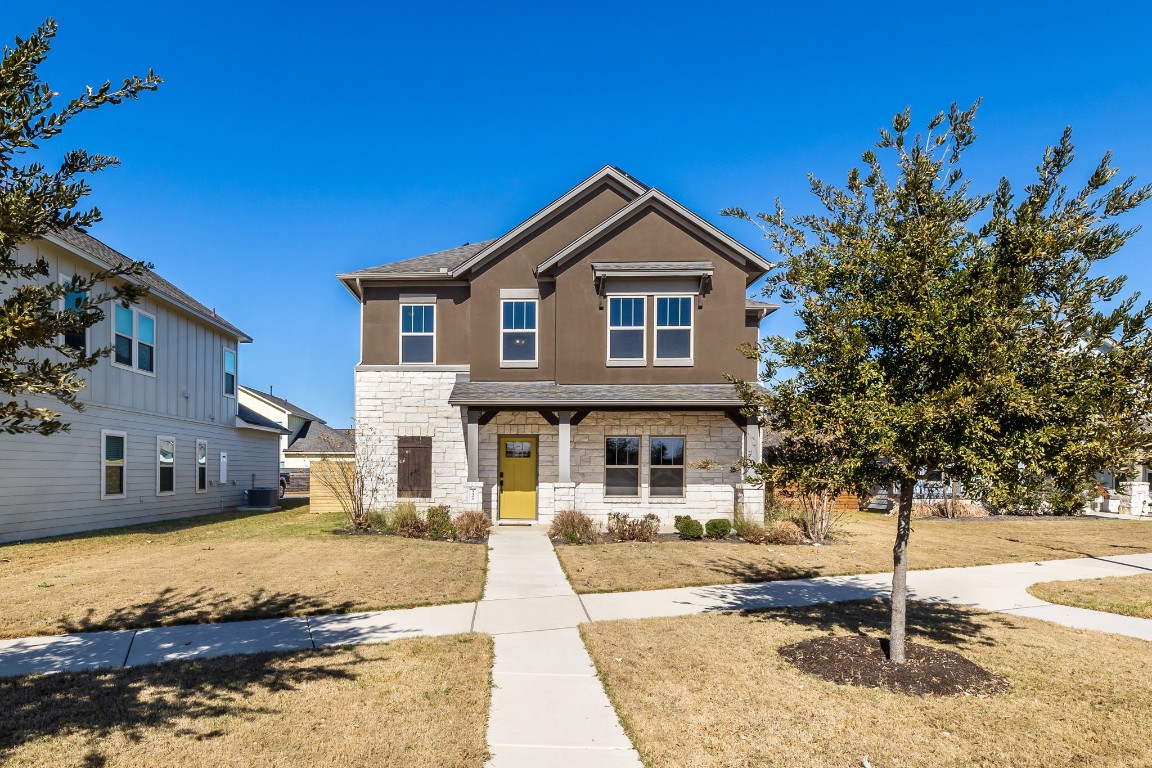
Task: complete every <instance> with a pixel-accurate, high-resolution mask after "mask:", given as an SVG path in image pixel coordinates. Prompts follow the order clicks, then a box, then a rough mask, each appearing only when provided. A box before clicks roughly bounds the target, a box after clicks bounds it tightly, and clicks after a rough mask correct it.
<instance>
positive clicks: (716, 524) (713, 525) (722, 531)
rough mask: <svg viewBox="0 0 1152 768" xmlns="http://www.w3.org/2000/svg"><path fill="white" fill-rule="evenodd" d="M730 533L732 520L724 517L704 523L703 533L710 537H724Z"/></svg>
mask: <svg viewBox="0 0 1152 768" xmlns="http://www.w3.org/2000/svg"><path fill="white" fill-rule="evenodd" d="M730 533H732V521H731V520H728V519H727V518H724V517H718V518H716V519H715V520H709V521H708V522H707V523H705V524H704V534H705V535H706V536H707V537H708V538H710V539H726V538H728V534H730Z"/></svg>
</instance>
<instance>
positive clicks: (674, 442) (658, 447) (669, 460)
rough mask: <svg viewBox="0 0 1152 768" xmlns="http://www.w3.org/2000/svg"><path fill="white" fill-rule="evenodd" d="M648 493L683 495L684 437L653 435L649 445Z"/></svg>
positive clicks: (654, 494)
mask: <svg viewBox="0 0 1152 768" xmlns="http://www.w3.org/2000/svg"><path fill="white" fill-rule="evenodd" d="M649 448H650V453H651V456H650V459H651V464H650V466H649V470H648V493H649V495H651V496H683V495H684V438H682V437H653V438H652V441H651V443H650V445H649Z"/></svg>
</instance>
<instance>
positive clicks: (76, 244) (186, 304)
mask: <svg viewBox="0 0 1152 768" xmlns="http://www.w3.org/2000/svg"><path fill="white" fill-rule="evenodd" d="M43 237H44V239H45V240H47V241H48V242H50V243H55V244H56V245H59V246H60V247H62V248H65V249H66V250H69V251H72V252H73V253H76V254H78V255H80V256H83V257H85V258H88V259H90V260H92V261H95V262H96V263H97V264H103V265H105V266H108V267H125V266H128V265H129V264H131V263H132V262H133V261H134V260H133V259H130V258H128V257H127V256H125V255H124V254H122V253H120V252H119V251H117V250H115V249H114V248H111V247H109V246H108V245H105V244H104V243H102V242H100V241H99V240H97V239H96V238H94V237H92V235H89V234H88V233H86V232H81V231H80V230H78V229H60V230H56V231H55V232H52V233H50V234H47V235H44V236H43ZM124 279H125V280H129V281H133V282H138V283H140V284H142V285H145V286H147V287H148V289H149V291H150V292H151V293H153V294H159V295H160V296H162V297H164V298H166V299H168V300H169V301H171V302H172V303H174V304H176V305H177V306H179V307H182V308H183V309H185V310H187V311H188V312H191V313H192V314H193V315H196V316H197V317H199V318H201V319H202V320H204V321H206V322H208V323H210V324H211V325H214V326H216V327H217V328H220V329H222V330H224V331H226V332H227V333H229V334H230V335H232V336H235V337H236V338H238V339H239V340H240V341H245V342H247V341H252V337H251V336H249V335H248V334H246V333H244V331H242V330H240V329H239V328H237V327H236V326H234V325H232V323H229V322H228V321H227V320H225V319H224V318H222V317H220V316H219V315H217V314H216V310H214V309H209V308H208V307H206V306H204V305H203V304H201V303H200V302H198V301H196V299H194V298H192V297H191V296H189V295H188V294H186V293H184V291H182V290H180V289H179V288H177V287H176V286H175V285H173V284H172V283H170V282H168V281H167V280H165V279H164V278H162V277H160V275H158V274H156V273H155V272H153V271H152V270H148V271H146V272H145V273H144V274H142V275H139V276H137V277H125V278H124Z"/></svg>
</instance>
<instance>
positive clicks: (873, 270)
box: [725, 104, 1152, 652]
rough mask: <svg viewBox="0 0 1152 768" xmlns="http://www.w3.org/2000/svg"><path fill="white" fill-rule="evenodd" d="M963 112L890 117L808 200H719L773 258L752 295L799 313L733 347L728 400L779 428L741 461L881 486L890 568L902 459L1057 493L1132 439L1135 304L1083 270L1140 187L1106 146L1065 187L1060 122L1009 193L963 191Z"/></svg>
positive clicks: (1147, 375) (1145, 386) (1137, 353)
mask: <svg viewBox="0 0 1152 768" xmlns="http://www.w3.org/2000/svg"><path fill="white" fill-rule="evenodd" d="M976 109H977V105H973V106H972V107H971V108H970V109H967V110H961V109H959V108H958V107H957V106H956V105H955V104H954V105H953V106H952V108H951V109H950V110H949V111H948V112H947V113H940V114H938V115H936V116H935V117H933V118H932V120H931V121H929V123H928V127H927V131H926V132H925V133H917V134H915V135H911V134H910V133H909V126H910V124H911V116H910V112H909V111H908V110H905V111H904V112H903V113H901V114H898V115H896V116H895V118H894V119H893V121H892V129H891V130H883V131H881V133H880V141H879V143H878V145H877V148H876V149H875V150H869V151H867V152H865V153H864V154H863V167H862V168H861V169H853V170H852V171H850V172H849V174H848V179H847V183H846V184H845V185H844V186H843V187H837V186H833V185H831V184H827V183H824V182H822V181H820V180H817V179H815V178H811V189H812V192H813V194H814V195H815V196H816V198H817V199H818V200H819V202H820V204H821V207H822V209H823V210H822V211H820V212H819V213H814V214H811V215H805V216H800V217H797V218H791V217H789V216H787V215H786V214H785V211H784V209H783V207H782V206H781V205H780V204H779V202H778V203H777V205H776V209H775V211H774V212H772V213H761V214H758V215H757V216H756V217H752V216H750V215H749V214H748V213H747V212H745V211H744V210H741V209H730V210H728V211H725V213H726V214H728V215H732V216H736V217H739V218H742V219H745V220H748V221H752V222H754V223H757V224H758V225H759V226H761V228H762V229H763V230H764V233H765V236H766V237H767V238H768V239H769V240H770V242H771V244H772V246H773V248H774V249H775V250H776V251H777V252H778V253H779V254H780V256H781V259H780V261H779V263H778V264H777V265H776V268H775V269H774V270H773V272H772V273H771V274H770V276H769V279H768V285H767V288H766V292H767V293H769V294H772V295H777V296H779V297H780V298H781V299H782V300H783V301H784V302H785V303H787V304H789V305H791V306H793V307H794V308H795V310H796V313H797V315H798V317H799V318H800V320H801V322H802V324H803V325H802V329H801V330H800V332H799V333H798V334H797V336H796V337H795V338H784V337H782V336H771V337H768V338H767V339H765V340H764V341H763V342H762V344H761V346H760V347H759V348H758V349H754V350H750V354H753V355H755V356H757V357H759V358H760V359H761V360H762V361H763V363H764V365H765V367H766V372H767V376H766V382H767V384H768V387H767V390H766V391H763V392H761V391H759V390H755V389H753V388H752V387H751V386H749V385H747V384H743V385H740V386H741V391H742V393H743V397H744V399H745V401H746V402H747V403H748V405H749V406H750V407H751V408H753V409H755V410H756V411H758V412H759V413H760V415H761V417H762V419H763V421H764V423H766V424H767V425H768V426H769V427H771V428H774V429H776V430H778V431H780V432H781V433H782V435H783V440H782V442H781V444H780V445H779V446H777V447H776V448H775V449H773V451H772V452H771V454H772V458H773V462H772V464H765V465H761V467H760V469H761V471H762V472H763V473H765V474H767V475H769V476H773V475H775V476H781V475H783V476H784V478H785V479H787V478H788V477H792V478H794V479H796V478H799V479H800V480H802V481H805V480H806V481H809V482H810V481H812V479H813V478H815V480H817V481H819V482H822V483H824V484H825V487H829V486H831V487H835V488H836V489H838V490H847V489H853V488H863V487H867V486H869V485H872V484H873V483H897V484H899V486H900V489H901V500H900V517H901V525H900V527H899V532H898V536H897V551H896V552H894V555H895V561H894V562H895V565H896V571H897V573H898V574H899V572H900V571H901V568H902V566H903V567H906V563H905V562H902V551H901V546H902V542H903V543H905V544H906V542H907V534H908V529H909V525H908V520H909V519H910V515H911V505H912V488H913V486H914V483H915V478H916V476H917V473H918V472H920V471H923V470H942V471H945V472H947V473H948V474H949V475H950V476H952V477H954V478H957V479H959V480H961V481H962V482H963V483H964V484H965V486H966V487H967V488H968V489H969V490H970V491H971V492H973V493H976V494H978V495H979V496H981V497H983V498H984V499H985V500H986V501H988V502H989V503H991V504H994V505H997V506H1000V507H1014V506H1021V505H1022V506H1030V505H1035V504H1038V503H1040V501H1041V499H1044V500H1046V501H1048V502H1051V501H1052V500H1053V499H1055V500H1056V501H1058V502H1060V503H1061V504H1063V505H1064V506H1071V505H1072V504H1073V503H1074V501H1075V500H1076V499H1077V498H1078V494H1079V493H1080V492H1081V491H1082V490H1083V489H1084V488H1085V487H1087V486H1090V485H1094V484H1095V475H1096V473H1098V472H1101V471H1103V470H1106V469H1110V468H1115V467H1117V466H1122V465H1124V464H1125V463H1127V462H1129V461H1130V460H1131V459H1132V458H1133V457H1134V456H1135V455H1137V454H1139V453H1140V452H1142V451H1144V450H1146V449H1147V447H1148V445H1149V442H1150V438H1149V426H1148V423H1147V419H1148V416H1149V414H1150V413H1152V407H1150V406H1152V331H1150V329H1149V320H1150V319H1152V305H1149V304H1143V305H1139V304H1138V303H1137V302H1138V296H1137V295H1133V296H1128V297H1122V296H1121V294H1122V292H1123V288H1124V283H1125V279H1124V278H1123V277H1116V278H1109V277H1100V276H1095V275H1098V273H1099V270H1098V269H1097V267H1098V266H1099V264H1100V262H1102V261H1104V260H1105V259H1107V258H1108V257H1109V256H1112V255H1113V254H1115V253H1116V252H1117V251H1118V250H1119V249H1120V248H1121V247H1122V246H1123V245H1124V243H1125V242H1126V241H1127V240H1128V239H1129V238H1130V237H1131V235H1132V234H1133V232H1134V230H1132V229H1124V228H1122V227H1121V226H1120V225H1119V224H1118V223H1117V222H1116V219H1117V218H1118V217H1120V216H1121V215H1122V214H1124V213H1127V212H1128V211H1131V210H1132V209H1134V208H1136V207H1137V206H1139V205H1140V204H1142V203H1143V202H1145V201H1146V200H1147V199H1148V198H1149V196H1150V195H1152V188H1150V187H1136V186H1135V182H1134V181H1133V179H1131V178H1129V179H1126V180H1123V181H1117V179H1116V173H1117V172H1116V170H1115V168H1113V167H1112V164H1111V158H1110V156H1105V157H1104V159H1103V160H1102V161H1101V162H1100V163H1099V165H1098V166H1097V167H1096V168H1095V170H1094V171H1093V172H1092V174H1091V175H1090V176H1089V178H1088V180H1087V181H1086V182H1085V183H1084V185H1083V186H1082V187H1080V188H1079V189H1075V190H1070V189H1069V188H1068V186H1066V185H1065V183H1064V182H1063V181H1062V177H1063V176H1064V174H1065V172H1066V171H1067V169H1068V167H1069V165H1070V164H1071V163H1072V160H1073V146H1072V139H1071V132H1070V131H1069V130H1065V132H1064V134H1063V136H1062V137H1061V139H1060V141H1059V143H1057V144H1056V145H1055V146H1053V147H1049V148H1048V149H1047V150H1046V151H1045V152H1044V156H1043V159H1042V160H1041V162H1040V165H1039V166H1038V168H1037V178H1036V180H1035V181H1034V182H1033V183H1031V184H1029V185H1028V186H1026V187H1024V189H1023V192H1022V194H1016V193H1014V191H1013V188H1012V186H1011V185H1010V184H1009V182H1008V180H1007V179H1002V180H1001V181H1000V183H999V185H998V187H997V188H996V189H995V191H993V192H990V193H975V192H973V191H972V190H971V189H970V185H969V181H968V179H967V178H966V177H965V175H964V172H963V170H962V168H961V160H962V159H963V157H964V154H965V152H966V151H967V150H968V149H969V148H970V147H971V146H972V144H973V142H974V141H975V139H976V134H975V132H974V129H973V119H974V117H975V114H976ZM805 465H807V467H806V468H805ZM896 591H897V590H895V589H894V609H895V603H896V601H897V599H898V598H899V599H900V600H901V601H902V595H897V594H895V593H896ZM900 623H901V625H902V619H901V622H900ZM895 624H896V622H895V620H894V633H895V629H896V627H895ZM900 630H901V633H902V626H901V628H900ZM895 640H896V638H895V637H894V638H893V647H894V648H895V645H896V643H895ZM902 642H903V641H902V634H901V638H900V650H901V652H902Z"/></svg>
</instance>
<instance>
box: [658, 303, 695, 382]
mask: <svg viewBox="0 0 1152 768" xmlns="http://www.w3.org/2000/svg"><path fill="white" fill-rule="evenodd" d="M660 299H688V307H689V310H688V311H689V315H688V319H689V323H688V326H687V328H688V357H660V344H659V343H658V342H659V336H660V331H662V330H666V331H675V330H684V328H685V326H683V325H660V305H659V302H660ZM652 307H653V310H652V365H654V366H668V367H676V366H691V365H693V362H692V361H693V359H694V358H695V357H696V294H694V293H659V294H656V295H655V296H653V297H652Z"/></svg>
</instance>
